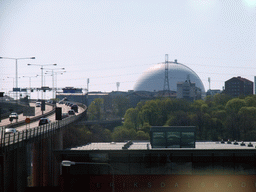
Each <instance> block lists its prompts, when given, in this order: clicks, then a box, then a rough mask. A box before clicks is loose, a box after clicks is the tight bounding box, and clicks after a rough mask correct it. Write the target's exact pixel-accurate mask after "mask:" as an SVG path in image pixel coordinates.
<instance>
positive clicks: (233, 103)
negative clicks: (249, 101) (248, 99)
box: [225, 98, 246, 140]
mask: <svg viewBox="0 0 256 192" xmlns="http://www.w3.org/2000/svg"><path fill="white" fill-rule="evenodd" d="M245 106H246V103H245V100H244V99H239V98H234V99H231V100H229V101H228V102H227V104H226V107H225V108H226V111H227V114H228V115H227V121H226V126H227V129H228V131H229V135H230V139H235V140H240V131H239V117H238V112H239V110H240V109H241V108H242V107H245Z"/></svg>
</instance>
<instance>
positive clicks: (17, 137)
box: [0, 107, 86, 148]
mask: <svg viewBox="0 0 256 192" xmlns="http://www.w3.org/2000/svg"><path fill="white" fill-rule="evenodd" d="M84 109H85V111H84V112H82V113H80V114H78V115H73V116H69V117H67V118H65V119H63V120H59V121H55V122H52V123H49V124H45V125H41V126H38V127H35V128H30V129H26V130H23V131H20V132H16V133H11V134H5V130H4V128H2V130H1V143H0V145H1V146H0V147H1V148H5V147H8V146H12V147H17V146H15V145H18V146H19V145H22V143H23V142H24V141H29V140H32V139H35V138H38V137H47V136H49V135H50V134H54V133H55V132H56V131H57V130H59V129H60V128H62V127H64V126H66V125H68V124H71V123H73V122H75V121H77V120H78V119H80V118H81V117H82V116H84V114H85V113H86V108H85V107H84Z"/></svg>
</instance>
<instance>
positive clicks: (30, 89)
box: [23, 75, 38, 99]
mask: <svg viewBox="0 0 256 192" xmlns="http://www.w3.org/2000/svg"><path fill="white" fill-rule="evenodd" d="M37 76H38V75H36V76H23V77H28V78H29V91H30V92H29V93H30V95H29V97H30V99H31V78H32V77H37Z"/></svg>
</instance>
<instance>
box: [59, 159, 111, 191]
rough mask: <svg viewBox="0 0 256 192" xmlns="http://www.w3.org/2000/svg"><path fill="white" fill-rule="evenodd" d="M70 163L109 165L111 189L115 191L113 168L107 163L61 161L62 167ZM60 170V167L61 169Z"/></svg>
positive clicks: (68, 165)
mask: <svg viewBox="0 0 256 192" xmlns="http://www.w3.org/2000/svg"><path fill="white" fill-rule="evenodd" d="M71 165H106V166H108V167H110V169H111V172H112V191H113V192H114V191H115V184H114V179H115V177H114V169H113V167H112V166H111V165H110V164H109V163H95V162H74V161H69V160H63V161H62V162H61V166H63V167H70V166H71ZM61 170H62V169H61ZM61 170H60V174H62V171H61Z"/></svg>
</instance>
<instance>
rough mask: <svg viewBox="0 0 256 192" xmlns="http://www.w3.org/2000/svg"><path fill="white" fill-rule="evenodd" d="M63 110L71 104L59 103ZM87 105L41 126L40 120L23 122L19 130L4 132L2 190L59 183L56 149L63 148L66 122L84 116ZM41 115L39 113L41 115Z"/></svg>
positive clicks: (0, 168)
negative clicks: (9, 132) (29, 122)
mask: <svg viewBox="0 0 256 192" xmlns="http://www.w3.org/2000/svg"><path fill="white" fill-rule="evenodd" d="M57 106H58V107H61V108H62V112H63V113H64V112H67V111H68V110H69V109H70V107H68V106H66V105H64V104H62V105H57ZM86 110H87V107H86V106H84V105H82V104H80V105H79V109H78V112H79V113H77V114H76V115H73V116H69V117H67V118H65V119H63V120H58V121H55V113H53V114H51V115H49V117H48V118H50V119H51V120H52V122H51V123H50V124H45V125H42V126H38V121H35V122H33V123H31V124H30V125H29V127H28V126H26V125H19V126H18V127H16V129H17V130H18V132H17V133H15V134H4V129H2V130H1V132H0V136H1V137H0V191H8V192H9V191H11V192H16V191H19V192H25V191H27V189H28V187H29V188H31V187H54V186H58V185H59V182H60V181H59V175H60V173H59V166H60V162H59V160H58V159H57V158H56V156H55V155H54V153H53V151H54V150H61V149H63V129H64V128H65V126H67V125H69V124H71V123H74V122H77V121H79V120H80V119H83V117H85V115H86ZM38 117H39V116H38Z"/></svg>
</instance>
